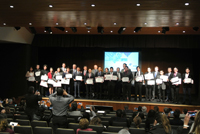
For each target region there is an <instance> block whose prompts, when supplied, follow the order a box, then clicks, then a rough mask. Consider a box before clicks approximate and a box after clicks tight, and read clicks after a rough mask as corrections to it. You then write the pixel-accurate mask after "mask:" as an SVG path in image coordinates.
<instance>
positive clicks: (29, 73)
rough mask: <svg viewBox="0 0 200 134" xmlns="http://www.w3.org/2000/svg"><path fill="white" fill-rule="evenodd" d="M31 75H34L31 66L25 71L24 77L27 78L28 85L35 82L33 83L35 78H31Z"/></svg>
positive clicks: (32, 84)
mask: <svg viewBox="0 0 200 134" xmlns="http://www.w3.org/2000/svg"><path fill="white" fill-rule="evenodd" d="M33 77H34V71H33V67H30V69H29V71H27V72H26V78H27V85H28V87H30V86H34V85H35V83H34V81H35V78H33Z"/></svg>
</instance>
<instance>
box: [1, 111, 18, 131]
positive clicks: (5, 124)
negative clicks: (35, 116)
mask: <svg viewBox="0 0 200 134" xmlns="http://www.w3.org/2000/svg"><path fill="white" fill-rule="evenodd" d="M0 132H8V133H9V134H14V133H15V132H14V131H13V130H12V129H10V128H8V122H7V119H5V118H4V117H3V116H2V115H0Z"/></svg>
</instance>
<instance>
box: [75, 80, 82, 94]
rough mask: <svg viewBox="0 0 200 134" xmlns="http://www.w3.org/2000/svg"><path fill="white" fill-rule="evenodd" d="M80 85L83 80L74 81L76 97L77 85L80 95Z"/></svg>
mask: <svg viewBox="0 0 200 134" xmlns="http://www.w3.org/2000/svg"><path fill="white" fill-rule="evenodd" d="M80 85H81V82H79V81H78V82H77V81H74V97H76V87H78V97H80Z"/></svg>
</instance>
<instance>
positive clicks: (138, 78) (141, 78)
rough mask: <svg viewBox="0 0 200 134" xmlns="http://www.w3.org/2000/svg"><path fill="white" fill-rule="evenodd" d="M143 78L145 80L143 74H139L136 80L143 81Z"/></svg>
mask: <svg viewBox="0 0 200 134" xmlns="http://www.w3.org/2000/svg"><path fill="white" fill-rule="evenodd" d="M142 80H143V75H141V76H137V77H136V78H135V81H136V82H139V81H142Z"/></svg>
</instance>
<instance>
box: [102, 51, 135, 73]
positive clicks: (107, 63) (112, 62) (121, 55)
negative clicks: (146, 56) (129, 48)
mask: <svg viewBox="0 0 200 134" xmlns="http://www.w3.org/2000/svg"><path fill="white" fill-rule="evenodd" d="M123 63H126V64H127V65H128V67H129V68H130V69H131V71H136V67H137V66H138V65H139V52H104V69H105V68H106V67H108V68H110V67H113V69H114V71H116V69H117V67H120V70H121V69H122V68H123Z"/></svg>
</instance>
